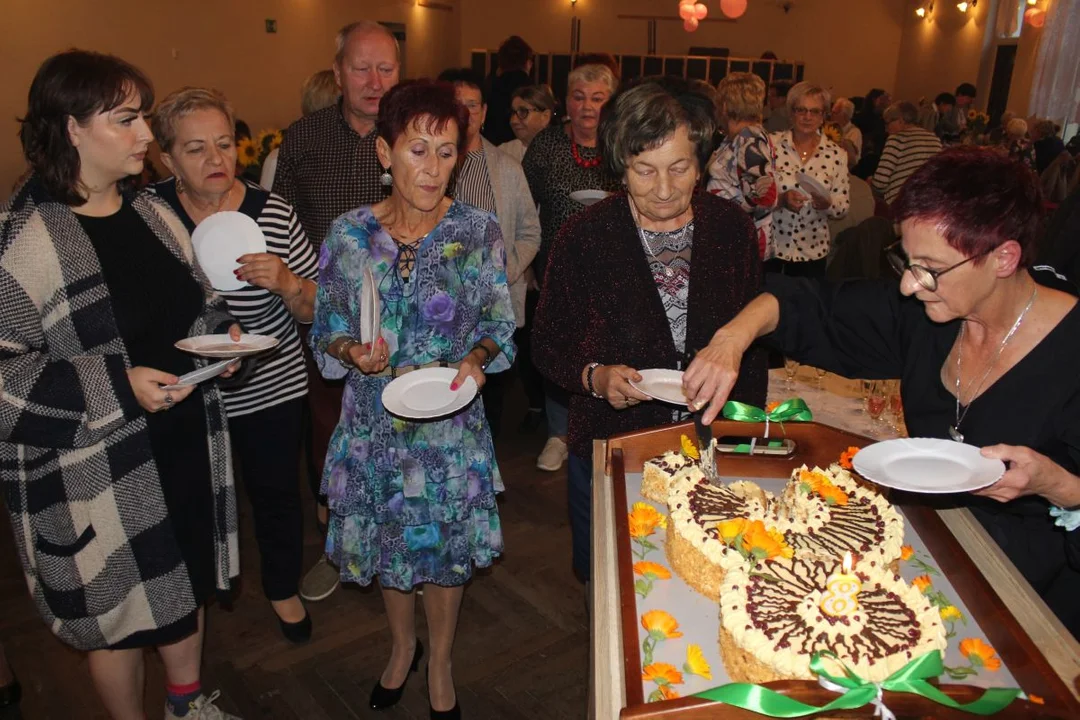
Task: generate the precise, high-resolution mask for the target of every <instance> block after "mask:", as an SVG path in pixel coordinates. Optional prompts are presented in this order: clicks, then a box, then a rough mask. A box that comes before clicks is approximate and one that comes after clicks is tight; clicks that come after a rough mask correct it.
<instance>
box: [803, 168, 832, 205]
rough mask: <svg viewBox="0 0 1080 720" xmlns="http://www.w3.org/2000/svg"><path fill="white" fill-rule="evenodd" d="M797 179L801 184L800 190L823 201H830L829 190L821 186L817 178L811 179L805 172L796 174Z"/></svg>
mask: <svg viewBox="0 0 1080 720" xmlns="http://www.w3.org/2000/svg"><path fill="white" fill-rule="evenodd" d="M795 179H796V180H797V181H798V182H799V189H800V190H805V191H806V192H808V193H810V194H811V195H814V196H816V197H818V198H820V199H822V200H828V199H829V189H828V188H827V187H825V186H824V185H822V184H821V182H819V181H818V179H817V178H815V177H811V176H810V175H807V174H806V173H804V172H797V173H795Z"/></svg>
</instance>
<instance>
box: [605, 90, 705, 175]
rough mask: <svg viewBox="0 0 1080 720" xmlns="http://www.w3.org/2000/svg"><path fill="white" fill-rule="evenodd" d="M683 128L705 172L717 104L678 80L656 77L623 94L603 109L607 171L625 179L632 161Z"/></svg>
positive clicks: (699, 167)
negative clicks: (627, 168)
mask: <svg viewBox="0 0 1080 720" xmlns="http://www.w3.org/2000/svg"><path fill="white" fill-rule="evenodd" d="M680 126H685V127H686V130H687V133H688V134H689V136H690V142H691V143H693V144H694V151H695V152H694V154H695V155H696V157H697V161H698V169H699V170H700V169H702V168H704V167H705V166H706V164H707V163H708V160H709V153H710V152H711V151H712V137H713V133H714V132H715V131H716V106H715V105H714V103H713V99H712V98H711V97H709V96H708V95H706V94H705V93H704V92H702V91H701V90H700V89H699V88H698V87H696V86H695V85H691V83H690V82H688V81H686V80H684V79H683V78H678V77H654V78H644V79H643V80H641V81H639V82H637V83H635V84H633V85H630V86H628V87H626V88H624V89H622V90H620V91H619V92H618V93H617V94H616V95H615V96H614V97H613V98H611V100H609V101H608V103H607V104H606V105H605V106H604V110H603V114H602V117H601V120H600V145H601V148H602V151H601V154H602V156H603V158H604V163H605V165H606V166H607V170H608V171H609V172H610V173H612V174H613V175H614V176H615V177H619V178H621V177H622V176H623V175H624V174H625V173H626V166H627V164H628V162H629V160H630V158H632V157H634V156H635V155H638V154H640V153H642V152H644V151H645V150H653V149H655V148H657V147H659V146H660V145H662V144H663V143H664V142H665V141H666V140H667V139H668V138H670V137H671V136H672V135H674V134H675V130H676V129H677V128H679V127H680Z"/></svg>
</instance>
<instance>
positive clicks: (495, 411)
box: [480, 370, 510, 440]
mask: <svg viewBox="0 0 1080 720" xmlns="http://www.w3.org/2000/svg"><path fill="white" fill-rule="evenodd" d="M509 373H510V371H509V370H506V371H503V372H500V373H492V374H491V375H488V376H487V379H486V380H484V387H482V388H480V396H481V397H483V398H484V415H485V416H486V417H487V422H488V427H489V428H491V439H492V440H496V439H497V438H498V437H499V430H500V429H501V428H502V415H503V391H504V390H505V388H506V378H507V375H509Z"/></svg>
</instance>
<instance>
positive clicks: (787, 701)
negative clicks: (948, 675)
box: [693, 650, 1026, 720]
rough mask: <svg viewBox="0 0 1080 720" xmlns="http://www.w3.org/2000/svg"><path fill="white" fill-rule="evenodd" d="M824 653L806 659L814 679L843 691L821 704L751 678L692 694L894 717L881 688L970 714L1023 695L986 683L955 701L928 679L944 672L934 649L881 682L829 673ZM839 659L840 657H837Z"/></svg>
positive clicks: (787, 712) (779, 708) (783, 714)
mask: <svg viewBox="0 0 1080 720" xmlns="http://www.w3.org/2000/svg"><path fill="white" fill-rule="evenodd" d="M823 657H831V658H833V659H836V656H835V655H833V654H832V653H814V655H813V657H812V658H811V659H810V669H811V670H812V671H813V672H814V674H816V675H817V676H818V683H820V684H821V686H822V687H824V688H825V689H827V690H832V691H833V692H839V693H843V694H842V695H840V697H838V698H836V699H835V700H833V701H832V702H830V703H828V704H826V705H822V706H820V707H818V706H815V705H808V704H806V703H804V702H800V701H798V700H795V699H794V698H790V697H787V696H786V695H781V694H780V693H778V692H775V691H773V690H770V689H768V688H765V687H762V686H760V685H753V684H750V683H729V684H727V685H721V686H720V687H715V688H712V689H711V690H705V691H704V692H700V693H696V694H695V695H694V696H693V697H699V698H702V699H704V700H712V701H713V702H720V703H725V704H727V705H733V706H735V707H739V708H742V709H744V710H752V711H754V712H757V713H761V714H762V715H768V716H769V717H778V718H796V717H803V716H804V715H811V714H813V713H818V712H827V711H831V710H854V709H855V708H860V707H862V706H864V705H866V704H868V703H873V704H874V706H875V707H876V708H877V711H876V712H875V716H876V717H881V718H883V720H894V719H895V715H893V713H892V711H890V710H889V709H888V708H887V707H885V704H884V703H883V702H882V693H883V691H885V690H888V691H890V692H903V693H911V694H913V695H918V696H920V697H923V698H926V699H927V700H930V701H932V702H935V703H937V704H939V705H944V706H946V707H950V708H953V709H955V710H962V711H964V712H969V713H973V714H975V715H993V714H994V713H996V712H999V711H1001V710H1004V709H1005V708H1006V707H1007V706H1008V705H1009V703H1011V702H1012V701H1013V700H1015V699H1016V698H1017V697H1026V696H1024V694H1023V693H1022V692H1021V691H1020V690H1019V689H1017V688H989V689H988V690H985V691H984V692H983V694H982V696H981V697H979V698H978V699H976V700H973V701H971V702H969V703H966V704H964V703H958V702H956V701H955V700H953V699H952V698H951V697H949V696H948V695H946V694H945V693H943V692H941V691H940V690H938V689H937V688H936V687H934V686H933V685H931V684H930V683H929V682H927V680H930V679H932V678H936V677H938V676H939V675H941V673H942V672H944V670H945V667H944V665H943V663H942V661H941V652H940V651H938V650H933V651H931V652H928V653H926V654H925V655H923V656H922V657H918V658H915V659H914V660H912V661H911V662H909V663H908V664H907V665H905V666H904V667H902V668H900V670H898V671H896V672H895V673H893V674H892V675H890V676H889V677H887V678H886V679H885V680H884V681H883V682H880V683H873V682H867V681H865V680H863V679H862V678H860V677H859V676H858V675H856V674H855V673H853V672H852V671H851V670H850V669H849V668H848V667H847V666H846V665H844V664H843V663H840V666H841V667H843V669H844V675H843V676H839V677H837V676H833V675H830V674H829V673H828V672H826V670H825V663H824V661H823V659H822V658H823ZM837 662H838V663H839V662H840V661H839V660H837Z"/></svg>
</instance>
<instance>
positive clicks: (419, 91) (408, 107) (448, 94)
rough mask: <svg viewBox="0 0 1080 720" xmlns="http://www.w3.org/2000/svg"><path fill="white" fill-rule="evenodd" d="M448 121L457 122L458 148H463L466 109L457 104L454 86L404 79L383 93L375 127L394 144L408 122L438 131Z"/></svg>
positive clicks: (387, 140)
mask: <svg viewBox="0 0 1080 720" xmlns="http://www.w3.org/2000/svg"><path fill="white" fill-rule="evenodd" d="M451 122H453V123H454V124H455V125H457V135H458V139H457V149H458V153H461V152H463V151H464V150H465V142H466V137H465V129H466V128H467V127H468V126H469V110H468V108H466V107H465V106H464V105H459V104H458V102H457V98H456V97H455V96H454V86H453V85H452V84H450V83H446V82H436V81H434V80H406V81H405V82H402V83H398V84H397V85H395V86H394V87H392V88H390V92H388V93H386V94H385V95H383V97H382V100H381V101H380V102H379V119H378V121H377V122H376V125H375V128H376V130H378V132H379V137H381V138H382V139H383V140H385V141H386V142H387V144H389V145H390V147H393V146H394V142H395V141H397V139H398V138H399V137H400V136H401V134H402V133H404V132H405V130H406V129H407V128H409V127H410V126H414V127H422V128H423V129H425V130H427V131H429V132H434V133H440V132H442V131H443V130H445V129H446V127H447V126H448V125H449V124H450V123H451Z"/></svg>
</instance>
